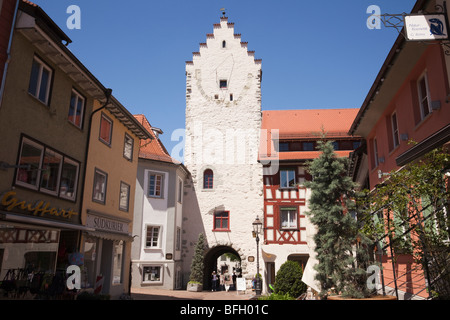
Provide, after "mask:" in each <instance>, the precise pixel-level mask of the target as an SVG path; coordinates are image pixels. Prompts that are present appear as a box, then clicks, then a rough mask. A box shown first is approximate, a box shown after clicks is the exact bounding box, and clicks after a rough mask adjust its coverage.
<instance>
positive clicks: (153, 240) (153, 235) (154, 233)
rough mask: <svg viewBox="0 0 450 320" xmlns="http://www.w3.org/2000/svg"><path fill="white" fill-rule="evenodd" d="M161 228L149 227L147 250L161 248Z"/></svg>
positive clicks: (146, 242) (146, 240)
mask: <svg viewBox="0 0 450 320" xmlns="http://www.w3.org/2000/svg"><path fill="white" fill-rule="evenodd" d="M160 229H161V228H160V227H156V226H147V231H146V239H145V247H146V248H158V247H159V234H160Z"/></svg>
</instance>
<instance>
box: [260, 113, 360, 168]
mask: <svg viewBox="0 0 450 320" xmlns="http://www.w3.org/2000/svg"><path fill="white" fill-rule="evenodd" d="M358 111H359V109H317V110H273V111H263V112H262V125H261V129H262V130H263V134H262V135H261V139H260V152H259V154H260V156H259V158H260V160H268V159H278V160H308V159H314V158H317V157H318V156H319V154H320V152H318V151H297V152H279V153H277V152H275V150H274V147H273V144H272V136H273V131H274V130H278V133H279V139H280V140H290V139H292V140H297V139H303V140H317V139H319V138H320V133H321V131H322V128H323V130H325V132H326V133H327V135H326V137H328V138H330V139H336V138H341V139H342V138H349V137H351V136H349V134H348V130H349V128H350V126H351V124H352V122H353V120H354V119H355V116H356V114H357V113H358ZM350 152H351V151H336V154H337V155H338V156H339V157H347V156H348V155H349V153H350Z"/></svg>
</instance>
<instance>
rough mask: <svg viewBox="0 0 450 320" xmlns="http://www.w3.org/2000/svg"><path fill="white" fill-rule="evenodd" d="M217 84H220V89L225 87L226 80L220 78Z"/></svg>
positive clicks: (226, 85) (226, 86)
mask: <svg viewBox="0 0 450 320" xmlns="http://www.w3.org/2000/svg"><path fill="white" fill-rule="evenodd" d="M219 86H220V89H227V88H228V81H227V80H220V83H219Z"/></svg>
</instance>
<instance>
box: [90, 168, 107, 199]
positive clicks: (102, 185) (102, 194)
mask: <svg viewBox="0 0 450 320" xmlns="http://www.w3.org/2000/svg"><path fill="white" fill-rule="evenodd" d="M107 181H108V174H107V173H105V172H103V171H101V170H99V169H95V172H94V188H93V193H92V200H93V201H95V202H99V203H102V204H105V202H106V185H107Z"/></svg>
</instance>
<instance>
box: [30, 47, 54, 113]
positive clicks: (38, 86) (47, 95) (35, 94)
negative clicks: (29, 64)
mask: <svg viewBox="0 0 450 320" xmlns="http://www.w3.org/2000/svg"><path fill="white" fill-rule="evenodd" d="M34 62H36V63H38V64H39V71H38V77H37V83H36V90H35V92H30V89H31V88H30V87H28V92H29V93H30V94H31V95H32V96H33V97H35V98H36V99H38V100H39V101H41V102H42V103H44V104H45V105H48V103H49V98H50V88H51V86H52V80H53V70H52V68H50V67H49V66H48V65H47V64H46V63H45V62H44V61H42V60H41V59H39V58H38V57H36V56H35V57H34V58H33V64H34ZM44 69H45V70H47V71H48V73H49V76H48V86H47V88H46V89H45V90H46V91H45V99H44V101H43V100H41V99H40V97H39V93H40V92H41V85H42V73H43V70H44ZM31 80H32V79H31V76H30V83H29V85H31Z"/></svg>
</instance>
